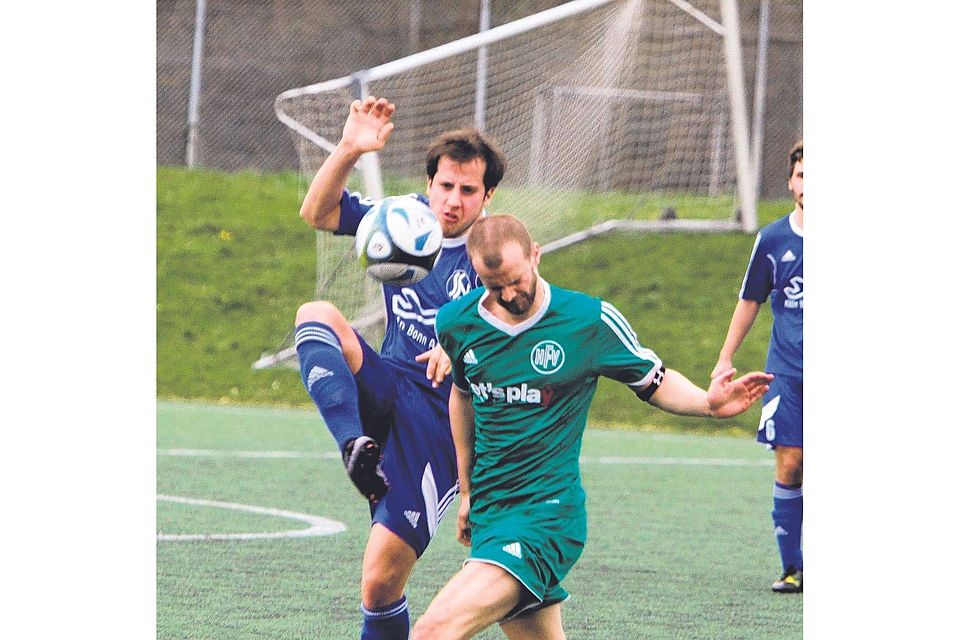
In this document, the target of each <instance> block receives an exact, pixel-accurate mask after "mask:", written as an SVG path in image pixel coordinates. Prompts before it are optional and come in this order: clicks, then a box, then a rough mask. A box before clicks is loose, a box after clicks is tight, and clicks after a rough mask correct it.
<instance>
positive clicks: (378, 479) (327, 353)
mask: <svg viewBox="0 0 960 640" xmlns="http://www.w3.org/2000/svg"><path fill="white" fill-rule="evenodd" d="M294 342H295V345H296V349H297V356H298V357H299V360H300V376H301V378H302V380H303V385H304V387H306V390H307V393H308V394H309V395H310V397H311V398H312V399H313V402H314V404H316V405H317V409H319V410H320V414H321V415H322V416H323V420H324V422H325V423H326V425H327V428H328V429H329V430H330V433H331V434H332V435H333V437H334V439H335V440H336V441H337V446H338V447H339V448H340V452H341V454H342V455H343V462H344V465H345V466H346V468H347V474H348V475H349V476H350V479H351V480H352V481H353V483H354V484H355V485H356V487H357V489H359V491H360V493H361V494H363V495H364V497H366V498H368V499H370V500H374V501H376V500H379V499H380V498H382V497H383V495H384V494H385V493H386V492H387V488H388V486H389V485H388V484H387V482H386V478H385V476H384V475H383V472H382V471H381V470H380V454H381V445H380V443H378V442H376V441H375V440H374V439H373V438H371V437H369V436H366V435H364V433H363V426H362V423H361V421H360V410H359V403H358V389H357V383H356V380H355V379H354V375H355V374H356V373H357V372H358V371H359V370H360V367H361V366H362V365H363V349H362V347H361V345H360V340H359V338H357V335H356V333H354V331H353V327H351V326H350V323H349V322H348V321H347V319H346V318H345V317H344V316H343V314H342V313H340V310H339V309H337V308H336V307H335V306H334V305H332V304H330V303H329V302H325V301H319V302H308V303H306V304H304V305H302V306H301V307H300V308H299V309H298V310H297V318H296V333H295V338H294Z"/></svg>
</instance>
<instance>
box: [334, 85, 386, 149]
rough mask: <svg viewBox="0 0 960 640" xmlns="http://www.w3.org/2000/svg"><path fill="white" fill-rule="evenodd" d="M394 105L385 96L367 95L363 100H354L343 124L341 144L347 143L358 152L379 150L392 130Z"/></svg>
mask: <svg viewBox="0 0 960 640" xmlns="http://www.w3.org/2000/svg"><path fill="white" fill-rule="evenodd" d="M395 110H396V107H395V106H394V104H393V103H392V102H390V101H389V100H387V99H386V98H377V97H376V96H367V97H366V98H364V99H363V102H361V101H359V100H354V101H353V103H352V104H351V105H350V115H349V116H347V121H346V123H345V124H344V125H343V136H342V137H341V139H340V142H341V144H347V145H349V146H350V147H351V148H352V149H353V150H355V151H357V152H358V153H367V152H368V151H379V150H380V149H382V148H383V145H385V144H386V143H387V138H389V137H390V134H391V133H392V132H393V122H391V120H390V118H392V117H393V112H394V111H395Z"/></svg>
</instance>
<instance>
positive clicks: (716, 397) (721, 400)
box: [707, 369, 773, 418]
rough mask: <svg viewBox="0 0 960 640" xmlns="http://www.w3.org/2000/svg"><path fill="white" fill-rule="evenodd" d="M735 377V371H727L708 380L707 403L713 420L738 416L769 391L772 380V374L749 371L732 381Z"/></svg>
mask: <svg viewBox="0 0 960 640" xmlns="http://www.w3.org/2000/svg"><path fill="white" fill-rule="evenodd" d="M735 375H737V370H736V369H727V370H726V371H721V372H720V373H719V374H718V375H716V376H714V377H713V378H712V379H711V380H710V388H709V389H707V403H708V404H709V405H710V412H711V413H712V414H713V416H714V417H715V418H732V417H733V416H736V415H740V414H741V413H743V412H744V411H746V410H747V409H749V408H750V405H751V404H753V403H754V402H755V401H756V400H757V398H760V397H762V396H763V394H765V393H766V392H767V391H768V390H769V389H770V382H771V381H772V380H773V375H772V374H769V373H764V372H763V371H751V372H750V373H748V374H745V375H743V376H740V377H739V378H737V379H736V380H734V379H733V376H735Z"/></svg>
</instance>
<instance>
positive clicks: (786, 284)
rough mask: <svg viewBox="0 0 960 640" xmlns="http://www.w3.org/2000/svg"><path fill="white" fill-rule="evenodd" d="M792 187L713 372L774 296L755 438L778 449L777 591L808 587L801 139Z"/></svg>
mask: <svg viewBox="0 0 960 640" xmlns="http://www.w3.org/2000/svg"><path fill="white" fill-rule="evenodd" d="M789 158H790V178H789V180H788V182H787V185H788V186H789V188H790V192H791V193H792V194H793V200H794V202H795V203H796V208H795V209H794V210H793V212H791V213H790V214H789V215H786V216H784V217H782V218H780V219H779V220H777V221H776V222H773V223H772V224H769V225H767V226H766V227H764V228H763V229H761V230H760V233H758V234H757V240H756V242H755V243H754V245H753V253H752V254H751V255H750V262H749V264H748V266H747V274H746V276H745V277H744V279H743V286H742V288H741V289H740V300H739V301H738V302H737V306H736V308H735V309H734V311H733V318H732V319H731V321H730V329H729V330H728V331H727V337H726V340H724V343H723V347H722V348H721V350H720V358H719V359H718V360H717V366H716V367H715V368H714V371H713V374H714V375H716V374H718V373H719V372H721V371H724V370H726V369H728V368H730V366H731V363H732V362H733V357H734V355H735V354H736V353H737V349H738V348H739V347H740V345H741V343H742V342H743V339H744V338H745V337H746V335H747V333H748V332H749V331H750V327H752V326H753V321H754V320H755V319H756V317H757V313H758V312H759V310H760V305H761V304H762V303H763V302H764V301H766V299H767V297H769V298H770V308H771V310H772V311H773V331H772V332H771V334H770V347H769V350H768V352H767V366H766V371H767V372H769V373H773V374H775V376H776V377H775V378H774V381H773V383H772V384H771V385H770V391H768V392H767V394H766V395H765V396H764V398H763V409H762V411H761V412H760V427H759V429H758V430H757V441H758V442H760V443H762V444H765V445H767V446H768V447H770V448H772V449H773V450H774V455H775V460H776V473H775V475H776V478H775V481H774V488H773V512H772V516H773V528H774V535H775V536H776V539H777V545H778V547H779V549H780V560H781V563H782V565H783V575H782V576H781V577H780V579H779V580H777V581H776V582H774V583H773V586H772V587H771V588H772V589H773V590H774V591H776V592H778V593H800V592H802V591H803V553H802V551H801V546H800V538H801V529H802V525H803V142H802V141H801V142H799V143H797V144H796V145H795V146H794V147H793V149H791V150H790V156H789Z"/></svg>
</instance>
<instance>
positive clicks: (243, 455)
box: [157, 401, 803, 640]
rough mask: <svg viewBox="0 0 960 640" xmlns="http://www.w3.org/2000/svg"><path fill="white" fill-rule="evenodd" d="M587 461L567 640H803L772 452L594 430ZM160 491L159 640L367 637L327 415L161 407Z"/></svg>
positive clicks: (418, 609)
mask: <svg viewBox="0 0 960 640" xmlns="http://www.w3.org/2000/svg"><path fill="white" fill-rule="evenodd" d="M581 461H582V464H581V468H582V473H583V481H584V485H585V488H586V491H587V510H588V523H589V538H588V542H587V547H586V550H585V551H584V553H583V556H582V557H581V559H580V561H579V562H578V563H577V565H576V566H575V567H574V568H573V570H572V572H571V573H570V575H569V576H568V577H567V578H566V580H565V581H564V586H565V587H566V588H567V590H568V591H569V592H570V593H571V594H572V596H573V597H572V599H571V600H570V601H569V602H567V603H566V604H565V605H564V609H563V613H564V621H565V626H566V629H567V635H568V637H570V638H577V639H598V640H599V639H608V638H617V639H618V640H633V639H635V638H651V639H659V638H663V639H666V638H670V639H677V638H744V639H748V638H749V639H761V638H771V639H773V638H776V639H777V640H789V639H792V638H801V637H802V611H803V596H802V595H800V596H785V595H776V594H774V593H772V592H771V591H770V590H769V585H770V583H771V582H772V581H773V579H774V578H776V577H777V575H778V574H779V572H780V567H779V561H778V556H777V552H776V548H775V543H774V539H773V536H772V535H771V523H770V516H769V512H770V509H771V498H770V494H771V487H772V478H773V467H772V457H771V454H770V453H768V452H766V451H764V450H763V449H762V448H761V447H760V446H758V445H757V444H755V443H754V442H753V441H752V440H750V439H746V438H734V437H708V436H693V435H676V434H670V435H666V434H657V433H637V432H627V431H602V430H593V429H588V430H587V433H586V436H585V438H584V445H583V452H582V458H581ZM157 493H158V500H157V527H158V529H159V532H158V533H159V534H160V536H159V537H158V542H157V637H158V638H161V639H163V638H171V639H172V638H177V639H186V638H207V639H218V638H224V639H227V638H229V639H232V640H237V639H241V638H249V639H254V638H256V639H260V638H267V637H272V638H285V639H288V640H293V639H297V638H322V639H327V638H329V639H333V638H337V639H345V638H346V639H349V638H356V637H357V636H358V628H359V619H360V616H359V612H358V606H359V580H360V558H361V557H362V554H363V550H364V546H365V543H366V533H367V528H368V526H369V518H368V515H367V510H366V506H365V504H364V502H363V500H362V499H361V498H360V496H359V495H358V494H357V493H356V490H355V489H354V488H353V486H352V485H351V484H350V483H349V481H348V480H347V479H346V476H345V474H344V471H343V465H342V463H341V462H340V459H339V455H338V454H337V452H336V450H335V446H334V443H333V440H332V438H331V437H330V436H329V434H328V433H327V431H326V429H325V428H324V426H323V424H322V422H321V421H320V418H319V416H318V415H317V414H316V413H315V412H312V411H303V410H289V409H271V408H255V407H250V408H247V407H222V406H214V405H202V404H188V403H179V402H165V401H164V402H159V403H158V408H157ZM188 500H192V502H191V501H188ZM455 508H456V505H454V506H453V507H452V508H451V509H450V511H448V517H447V518H446V519H445V520H444V522H443V523H442V525H441V526H440V528H439V531H438V532H437V536H436V538H435V539H434V541H433V543H432V544H431V546H430V548H429V549H428V550H427V552H426V554H425V555H424V557H423V558H422V560H421V562H420V563H419V566H418V567H417V568H416V570H415V571H414V574H413V576H412V578H411V580H410V584H409V585H408V590H407V597H408V599H409V601H410V612H411V619H413V620H415V619H416V617H417V616H418V615H419V614H420V613H422V612H423V610H424V609H425V608H426V606H427V604H428V603H429V601H430V599H431V598H432V596H433V595H434V594H435V593H436V591H437V590H438V589H439V587H440V586H441V585H442V584H443V583H444V582H445V581H446V579H447V578H449V577H450V576H451V575H453V573H454V572H455V571H456V570H457V569H458V568H459V566H460V564H461V562H462V561H463V558H464V557H465V556H466V549H465V548H464V547H461V546H460V545H458V544H457V543H456V541H455V540H454V537H453V535H454V519H455ZM344 527H345V529H344ZM198 538H199V539H198ZM478 637H479V638H502V637H503V634H502V633H501V632H500V631H499V629H496V628H494V629H490V630H488V631H487V632H485V633H484V634H481V635H480V636H478Z"/></svg>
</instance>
